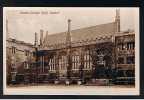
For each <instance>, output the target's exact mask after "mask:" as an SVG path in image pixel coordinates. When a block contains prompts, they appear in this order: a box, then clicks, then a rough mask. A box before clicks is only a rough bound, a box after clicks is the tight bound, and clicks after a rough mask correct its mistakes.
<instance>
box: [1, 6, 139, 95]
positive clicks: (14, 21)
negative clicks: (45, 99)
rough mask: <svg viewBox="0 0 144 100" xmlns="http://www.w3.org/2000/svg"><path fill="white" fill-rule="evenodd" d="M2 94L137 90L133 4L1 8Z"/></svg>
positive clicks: (136, 14)
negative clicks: (131, 5)
mask: <svg viewBox="0 0 144 100" xmlns="http://www.w3.org/2000/svg"><path fill="white" fill-rule="evenodd" d="M3 64H4V66H3V90H4V92H3V93H4V95H139V90H140V88H139V85H140V78H139V72H140V71H139V8H138V7H4V8H3Z"/></svg>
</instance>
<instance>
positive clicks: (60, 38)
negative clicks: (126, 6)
mask: <svg viewBox="0 0 144 100" xmlns="http://www.w3.org/2000/svg"><path fill="white" fill-rule="evenodd" d="M66 33H67V32H61V33H56V34H52V35H46V36H45V38H44V43H43V44H44V47H45V46H50V45H57V44H65V42H66ZM114 33H115V24H114V22H111V23H107V24H100V25H96V26H91V27H85V28H80V29H76V30H71V40H72V42H79V41H81V42H82V41H85V40H92V39H93V40H95V39H96V38H100V37H104V36H109V35H112V34H114Z"/></svg>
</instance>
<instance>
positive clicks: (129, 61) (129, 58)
mask: <svg viewBox="0 0 144 100" xmlns="http://www.w3.org/2000/svg"><path fill="white" fill-rule="evenodd" d="M134 63H135V57H134V56H128V57H127V64H134Z"/></svg>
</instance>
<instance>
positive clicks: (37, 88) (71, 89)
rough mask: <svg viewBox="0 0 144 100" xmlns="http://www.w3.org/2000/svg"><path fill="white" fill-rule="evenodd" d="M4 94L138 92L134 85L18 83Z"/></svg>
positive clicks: (124, 93)
mask: <svg viewBox="0 0 144 100" xmlns="http://www.w3.org/2000/svg"><path fill="white" fill-rule="evenodd" d="M4 90H5V91H4V94H16V95H30V94H32V95H37V94H39V95H54V94H55V95H56V94H57V95H102V94H104V95H112V94H113V95H127V94H130V95H134V94H138V92H137V91H136V89H135V87H134V86H130V85H127V86H126V85H121V86H120V85H117V86H83V85H69V86H66V85H47V84H43V85H28V86H25V85H19V86H7V88H6V89H4Z"/></svg>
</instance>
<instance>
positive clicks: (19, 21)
mask: <svg viewBox="0 0 144 100" xmlns="http://www.w3.org/2000/svg"><path fill="white" fill-rule="evenodd" d="M115 11H116V8H15V9H7V10H6V18H7V19H8V30H9V33H10V37H11V38H15V39H18V40H21V41H25V42H28V43H34V34H35V32H37V33H38V36H39V31H40V29H43V30H44V35H45V33H46V31H48V32H49V34H54V33H59V32H64V31H67V20H68V19H71V20H72V24H71V29H72V30H73V29H78V28H83V27H89V26H94V25H98V24H104V23H109V22H113V21H114V20H115ZM136 11H138V10H137V9H135V8H120V18H121V31H124V30H128V29H134V25H135V22H134V19H135V17H136V15H135V14H136Z"/></svg>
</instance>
